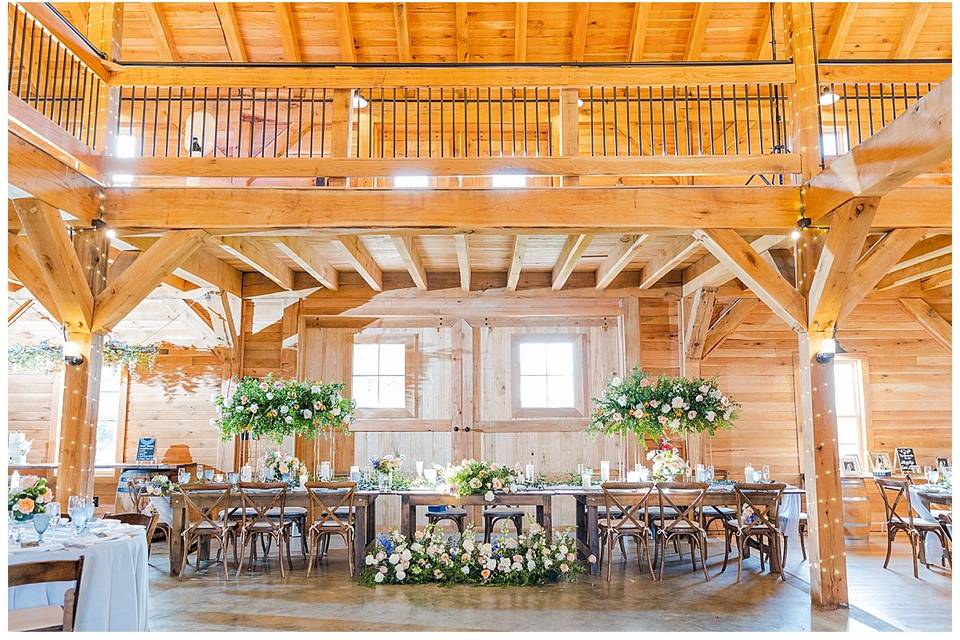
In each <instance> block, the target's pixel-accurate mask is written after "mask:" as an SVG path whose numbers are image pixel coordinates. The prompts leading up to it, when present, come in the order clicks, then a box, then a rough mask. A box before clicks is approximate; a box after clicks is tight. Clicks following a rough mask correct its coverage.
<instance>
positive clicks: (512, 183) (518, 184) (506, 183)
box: [492, 173, 527, 189]
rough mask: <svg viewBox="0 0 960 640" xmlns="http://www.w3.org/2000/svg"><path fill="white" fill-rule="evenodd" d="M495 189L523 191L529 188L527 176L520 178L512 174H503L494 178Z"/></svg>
mask: <svg viewBox="0 0 960 640" xmlns="http://www.w3.org/2000/svg"><path fill="white" fill-rule="evenodd" d="M492 184H493V188H494V189H522V188H523V187H525V186H527V176H518V175H516V174H512V173H503V174H498V175H494V176H493V180H492Z"/></svg>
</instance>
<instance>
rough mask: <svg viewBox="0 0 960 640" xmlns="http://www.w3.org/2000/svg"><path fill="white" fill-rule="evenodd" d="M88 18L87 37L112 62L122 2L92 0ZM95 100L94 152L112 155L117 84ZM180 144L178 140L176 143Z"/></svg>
mask: <svg viewBox="0 0 960 640" xmlns="http://www.w3.org/2000/svg"><path fill="white" fill-rule="evenodd" d="M88 6H89V9H88V11H89V13H88V18H87V39H88V40H90V42H91V43H92V44H93V46H95V47H96V48H97V49H99V50H100V51H102V52H104V53H106V54H107V58H108V59H109V60H111V61H113V60H118V59H119V58H120V42H121V38H122V36H123V3H122V2H99V3H91V4H89V5H88ZM103 89H104V90H103V91H101V92H100V100H99V102H98V103H97V132H96V138H97V142H96V145H94V146H95V149H96V151H98V152H100V153H102V154H103V155H113V154H114V153H115V151H116V148H117V144H116V142H117V140H116V138H117V129H116V126H115V125H116V122H117V114H118V112H119V109H120V87H119V86H115V85H110V86H107V85H104V87H103ZM178 144H179V142H178Z"/></svg>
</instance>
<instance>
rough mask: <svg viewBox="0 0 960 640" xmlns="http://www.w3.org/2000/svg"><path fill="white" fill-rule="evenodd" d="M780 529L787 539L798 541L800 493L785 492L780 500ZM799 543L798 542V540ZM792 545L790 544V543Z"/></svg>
mask: <svg viewBox="0 0 960 640" xmlns="http://www.w3.org/2000/svg"><path fill="white" fill-rule="evenodd" d="M779 516H780V530H781V531H783V533H784V535H785V536H787V540H790V541H791V543H792V542H798V541H799V540H800V538H799V537H798V536H799V535H800V494H799V493H785V494H783V498H782V499H781V500H780V512H779ZM798 544H799V542H798ZM791 546H792V545H791Z"/></svg>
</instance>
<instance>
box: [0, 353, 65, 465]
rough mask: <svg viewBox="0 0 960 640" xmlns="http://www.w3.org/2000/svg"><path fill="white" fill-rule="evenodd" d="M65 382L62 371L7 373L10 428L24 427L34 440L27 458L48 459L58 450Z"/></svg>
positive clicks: (8, 428)
mask: <svg viewBox="0 0 960 640" xmlns="http://www.w3.org/2000/svg"><path fill="white" fill-rule="evenodd" d="M61 386H62V373H61V372H60V371H54V372H50V373H43V372H33V371H14V370H11V371H9V373H8V375H7V402H8V408H7V432H8V433H9V432H11V431H21V432H23V433H24V435H25V436H26V438H27V440H32V441H33V447H32V448H31V449H30V453H28V454H27V462H30V463H34V462H47V461H50V460H52V459H53V457H54V456H55V454H56V450H57V442H56V434H57V422H58V421H59V403H60V388H61Z"/></svg>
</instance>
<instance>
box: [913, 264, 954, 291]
mask: <svg viewBox="0 0 960 640" xmlns="http://www.w3.org/2000/svg"><path fill="white" fill-rule="evenodd" d="M951 284H953V270H952V269H951V270H948V271H941V272H940V273H936V274H934V275H932V276H930V277H929V278H924V279H923V280H921V281H920V290H921V291H933V290H935V289H942V288H943V287H949V286H950V285H951Z"/></svg>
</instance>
